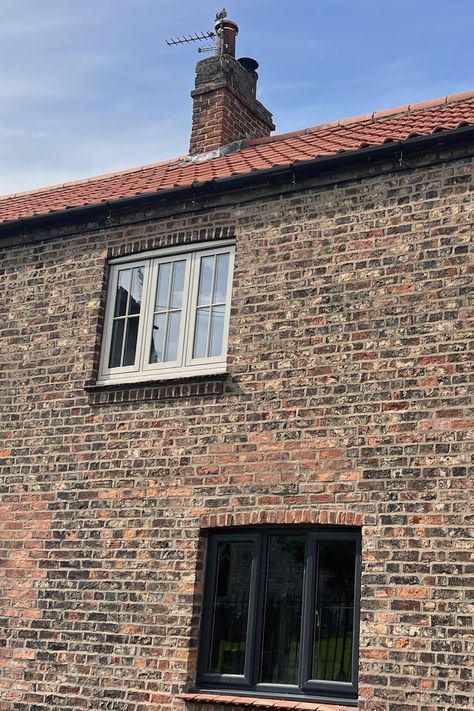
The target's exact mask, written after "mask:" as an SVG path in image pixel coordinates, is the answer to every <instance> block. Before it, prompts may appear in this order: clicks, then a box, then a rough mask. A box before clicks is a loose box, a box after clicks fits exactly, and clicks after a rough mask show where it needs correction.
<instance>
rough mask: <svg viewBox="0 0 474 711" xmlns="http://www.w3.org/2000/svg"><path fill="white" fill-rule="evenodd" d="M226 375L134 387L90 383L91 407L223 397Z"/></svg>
mask: <svg viewBox="0 0 474 711" xmlns="http://www.w3.org/2000/svg"><path fill="white" fill-rule="evenodd" d="M227 377H228V374H227V373H219V374H214V375H195V376H187V377H181V378H175V379H173V380H169V379H166V380H160V379H156V380H149V381H144V382H134V383H104V384H99V383H88V384H86V385H85V386H84V389H85V390H86V392H87V393H88V394H89V405H109V404H121V403H130V402H142V401H145V400H173V399H176V398H187V397H203V396H213V395H222V394H223V393H224V390H225V381H226V380H227Z"/></svg>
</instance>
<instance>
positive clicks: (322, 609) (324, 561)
mask: <svg viewBox="0 0 474 711" xmlns="http://www.w3.org/2000/svg"><path fill="white" fill-rule="evenodd" d="M355 555H356V547H355V541H322V542H321V543H320V544H319V564H318V582H317V588H316V610H315V625H314V643H313V668H312V678H313V679H324V680H326V681H345V682H350V681H351V679H352V644H353V621H354V573H355Z"/></svg>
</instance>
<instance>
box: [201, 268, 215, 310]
mask: <svg viewBox="0 0 474 711" xmlns="http://www.w3.org/2000/svg"><path fill="white" fill-rule="evenodd" d="M214 261H215V257H203V258H202V259H201V274H200V276H199V292H198V306H201V305H203V304H205V305H208V304H210V303H211V294H212V281H213V273H214Z"/></svg>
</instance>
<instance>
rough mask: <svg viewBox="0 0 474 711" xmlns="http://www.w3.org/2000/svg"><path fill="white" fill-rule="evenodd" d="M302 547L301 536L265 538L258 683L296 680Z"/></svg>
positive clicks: (301, 595)
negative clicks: (264, 581)
mask: <svg viewBox="0 0 474 711" xmlns="http://www.w3.org/2000/svg"><path fill="white" fill-rule="evenodd" d="M304 548H305V539H304V536H296V535H295V536H288V535H286V536H271V537H270V539H269V552H268V562H267V584H266V590H265V606H264V631H263V649H262V659H261V681H262V682H268V683H273V684H297V683H298V665H299V655H300V631H301V605H302V598H303V571H304Z"/></svg>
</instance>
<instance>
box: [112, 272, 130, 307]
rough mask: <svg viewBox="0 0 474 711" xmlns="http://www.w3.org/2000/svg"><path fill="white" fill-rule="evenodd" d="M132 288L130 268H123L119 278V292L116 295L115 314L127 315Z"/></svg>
mask: <svg viewBox="0 0 474 711" xmlns="http://www.w3.org/2000/svg"><path fill="white" fill-rule="evenodd" d="M129 288H130V269H121V270H120V271H119V273H118V279H117V294H116V296H115V311H114V316H125V314H126V313H127V303H128V290H129Z"/></svg>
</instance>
